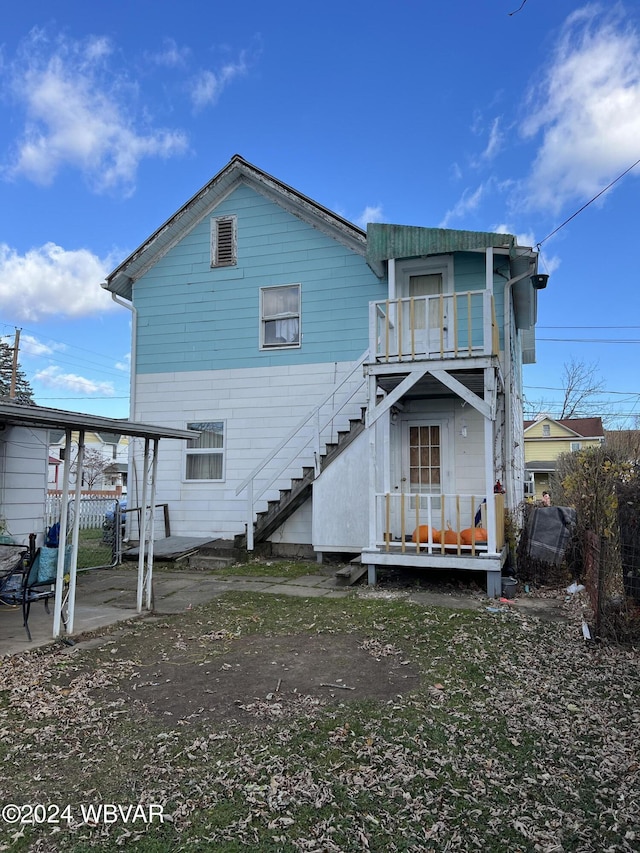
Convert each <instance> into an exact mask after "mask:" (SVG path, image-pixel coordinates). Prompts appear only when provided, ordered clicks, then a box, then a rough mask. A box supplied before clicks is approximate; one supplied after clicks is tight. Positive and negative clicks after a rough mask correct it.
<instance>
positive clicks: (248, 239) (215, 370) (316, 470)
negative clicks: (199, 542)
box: [103, 155, 546, 594]
mask: <svg viewBox="0 0 640 853" xmlns="http://www.w3.org/2000/svg"><path fill="white" fill-rule="evenodd" d="M545 284H546V277H545V276H538V275H537V255H536V253H535V252H534V251H532V250H531V249H530V248H528V247H522V246H519V245H518V243H517V240H516V238H515V237H513V236H511V235H509V234H494V233H484V232H481V233H480V232H468V231H452V230H446V229H432V228H417V227H404V226H396V225H382V224H375V225H369V226H368V230H367V232H364V231H362V230H361V229H360V228H358V227H356V226H355V225H353V224H352V223H350V222H348V221H346V220H345V219H343V218H342V217H340V216H338V215H337V214H336V213H333V212H332V211H330V210H328V209H326V208H324V207H322V206H321V205H319V204H317V203H316V202H314V201H313V200H311V199H309V198H307V197H306V196H304V195H302V194H301V193H299V192H298V191H296V190H294V189H292V188H291V187H289V186H287V185H285V184H283V183H282V182H280V181H278V180H277V179H275V178H273V177H272V176H270V175H268V174H266V173H265V172H263V171H261V170H260V169H258V168H256V167H255V166H252V165H251V164H249V163H247V162H246V161H245V160H244V159H243V158H241V157H239V156H237V155H236V156H234V157H233V158H232V160H231V161H230V162H229V163H228V165H227V166H225V168H223V169H222V170H221V171H220V172H219V173H218V174H217V175H216V176H215V177H214V178H213V179H212V180H211V181H210V182H209V183H208V184H207V185H206V186H205V187H204V188H203V189H202V190H200V192H198V193H197V194H196V195H195V196H194V197H193V198H192V199H191V200H190V201H188V202H187V203H186V204H185V205H184V206H183V207H182V208H181V209H180V210H179V211H177V213H176V214H175V215H174V216H172V217H171V218H170V219H169V220H168V221H167V222H165V223H164V224H163V225H162V226H161V227H160V228H159V229H158V230H157V231H156V232H155V233H154V234H153V235H152V236H151V237H149V239H148V240H147V241H146V242H145V243H144V244H143V245H141V246H140V247H139V248H138V249H136V251H135V252H134V253H133V254H132V255H131V256H130V257H128V258H127V259H126V260H125V261H124V262H123V263H122V264H121V265H120V266H119V267H118V268H117V269H116V270H114V271H113V272H112V273H111V274H110V275H109V276H108V277H107V280H106V282H105V283H104V285H103V287H105V288H106V289H107V290H110V291H111V292H112V294H113V296H114V299H115V300H116V301H118V302H120V304H125V305H126V306H127V307H129V308H130V309H131V311H132V319H133V323H132V328H133V342H132V395H131V399H132V402H131V406H132V416H133V417H134V418H136V419H138V418H141V419H151V420H153V421H154V422H157V423H162V424H166V425H170V426H173V427H180V428H193V429H197V430H199V431H200V438H199V439H198V440H197V441H195V442H191V444H190V446H187V447H185V448H184V449H182V450H181V449H179V448H176V449H175V451H173V452H168V453H167V454H166V455H165V456H163V459H162V460H161V462H160V466H161V474H162V476H161V478H160V479H161V481H162V483H163V493H162V498H161V499H162V500H167V501H169V502H170V503H171V506H172V516H171V518H172V532H174V533H176V534H179V535H180V534H182V535H210V536H212V537H213V536H218V537H222V538H231V537H234V536H243V535H244V534H246V544H247V545H248V547H249V548H250V549H251V548H253V547H255V546H256V545H257V544H258V543H259V542H261V541H268V542H270V543H271V546H272V548H273V549H274V550H275V551H276V553H291V552H295V553H299V552H300V551H302V550H306V551H309V552H314V551H315V552H316V553H318V554H319V555H321V554H322V553H323V552H331V551H333V552H342V553H344V552H346V553H352V554H361V555H362V561H363V563H365V565H367V566H369V567H370V578H372V577H374V575H375V567H376V566H381V565H389V564H393V565H406V566H409V565H411V566H419V567H441V566H443V565H446V566H450V567H454V568H455V567H459V568H475V569H480V570H483V571H488V579H489V588H490V591H491V592H492V594H494V593H495V592H496V590H498V589H499V576H500V568H501V565H502V563H503V561H504V555H505V549H504V534H503V521H504V511H503V506H504V501H505V498H506V502H507V506H509V507H510V506H515V505H517V503H518V502H519V501H520V500H521V499H522V496H523V489H524V454H523V440H522V364H523V363H527V362H531V361H533V360H534V355H535V350H534V347H535V343H534V323H535V317H536V300H537V290H536V287H537V288H540V287H544V285H545ZM133 462H135V457H134V458H133ZM133 462H132V463H131V465H130V472H129V495H130V496H131V495H132V493H133V491H134V490H135V489H139V487H140V485H139V482H138V479H137V477H136V476H135V472H134V465H133ZM498 481H500V484H504V487H505V488H506V495H503V494H502V493H501V492H502V489H501V486H500V485H498ZM132 499H133V500H135V497H133V498H132ZM476 516H477V517H478V519H480V520H481V523H482V525H483V527H484V528H486V530H487V540H488V541H480V538H481V536H479V535H476V534H475V533H474V534H473V537H472V541H471V542H470V543H462V542H459V541H458V539H457V537H456V542H455V545H454V546H453V547H451V543H448V545H449V546H450V547H449V548H448V549H446V548H445V544H444V542H443V543H442V544H440V543H437V542H435V541H434V538H433V536H432V537H431V538H430V539H429V540H428V541H427V542H426V543H424V544H422V545H421V546H420V547H417V545H416V544H414V543H411V542H410V541H407V540H411V536H412V533H413V531H414V529H415V528H417V527H419V526H420V525H428V526H429V527H430V528H432V529H435V530H441V529H445V530H446V529H447V528H448V527H449V526H450V527H451V529H452V530H455V531H458V532H459V531H461V530H463V529H470V528H472V527H474V521H475V519H476Z"/></svg>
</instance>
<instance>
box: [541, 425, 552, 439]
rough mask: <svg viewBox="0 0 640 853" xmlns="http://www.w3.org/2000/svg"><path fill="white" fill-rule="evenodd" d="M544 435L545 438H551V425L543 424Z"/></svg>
mask: <svg viewBox="0 0 640 853" xmlns="http://www.w3.org/2000/svg"><path fill="white" fill-rule="evenodd" d="M542 435H543V437H544V438H549V436H550V435H551V424H542Z"/></svg>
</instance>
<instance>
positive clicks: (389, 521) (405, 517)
mask: <svg viewBox="0 0 640 853" xmlns="http://www.w3.org/2000/svg"><path fill="white" fill-rule="evenodd" d="M487 501H493V504H494V516H495V520H496V521H495V529H494V530H493V531H491V530H487V516H488V513H487ZM504 544H505V535H504V495H502V494H493V493H492V494H489V495H468V494H467V495H463V494H451V495H448V494H403V493H397V492H395V493H393V494H391V493H389V492H386V493H381V494H376V543H375V547H376V548H378V549H379V550H381V551H386V552H390V551H400V552H401V553H403V554H410V553H412V552H413V553H416V554H458V555H465V556H469V555H471V556H475V555H479V554H486V553H487V552H489V553H495V552H498V551H500V550H501V549H502V548H503V547H504Z"/></svg>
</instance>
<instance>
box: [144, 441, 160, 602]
mask: <svg viewBox="0 0 640 853" xmlns="http://www.w3.org/2000/svg"><path fill="white" fill-rule="evenodd" d="M158 444H159V441H158V439H157V438H154V439H153V462H152V463H151V518H150V519H149V550H148V551H147V576H146V604H147V610H151V602H152V594H151V593H152V589H153V583H152V581H153V536H154V531H155V526H156V523H155V522H156V476H157V473H158Z"/></svg>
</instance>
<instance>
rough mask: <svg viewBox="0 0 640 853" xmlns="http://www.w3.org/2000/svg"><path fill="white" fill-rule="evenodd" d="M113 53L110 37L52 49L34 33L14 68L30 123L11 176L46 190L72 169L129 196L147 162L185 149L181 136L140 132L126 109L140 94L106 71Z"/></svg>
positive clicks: (8, 170) (15, 87) (15, 86)
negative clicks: (44, 187)
mask: <svg viewBox="0 0 640 853" xmlns="http://www.w3.org/2000/svg"><path fill="white" fill-rule="evenodd" d="M111 52H112V49H111V45H110V43H109V41H108V40H107V39H105V38H95V37H93V38H90V39H87V40H86V41H85V42H72V41H70V40H66V41H65V40H64V39H60V40H59V41H58V42H57V43H56V47H55V49H54V50H52V49H51V45H50V44H49V42H48V40H47V38H46V36H45V35H44V34H43V32H42V31H34V32H33V33H31V35H30V37H29V39H28V40H27V42H26V43H25V44H24V45H23V49H22V51H21V53H20V55H19V56H18V58H17V59H16V60H15V61H14V63H13V64H12V66H11V69H10V75H11V91H12V93H13V95H14V96H15V97H16V98H17V99H18V101H19V102H20V103H21V104H22V106H23V107H24V111H25V125H24V131H23V134H22V137H21V138H20V139H19V140H18V141H17V143H16V146H15V152H14V155H13V158H12V161H11V163H10V164H9V165H8V166H6V167H5V169H4V172H5V175H6V176H8V177H14V176H19V175H24V176H25V177H27V178H28V179H29V180H31V181H33V182H35V183H37V184H41V185H43V186H47V185H49V184H51V183H52V182H53V181H54V180H55V177H56V175H57V174H58V172H59V171H60V170H61V169H62V168H63V167H65V166H72V167H74V168H77V169H79V170H80V171H81V172H82V173H83V174H84V175H85V177H86V178H87V180H88V182H89V184H90V185H91V186H92V188H93V189H94V190H96V191H97V192H103V191H107V190H115V189H118V190H120V191H121V192H124V193H131V192H132V191H133V189H134V187H135V178H136V173H137V169H138V166H139V164H140V162H141V161H142V160H143V159H144V158H147V157H160V158H163V159H166V158H168V157H171V156H174V155H176V154H180V153H182V152H183V151H185V149H186V147H187V140H186V136H185V135H184V133H182V132H181V131H175V130H165V129H156V128H152V127H149V128H146V129H145V130H142V131H138V130H136V128H135V120H134V117H133V116H132V115H131V114H130V113H129V110H128V109H127V102H128V100H129V99H130V98H129V96H130V95H131V94H132V93H133V91H134V90H133V89H132V88H131V87H129V86H125V85H123V82H122V79H119V78H118V75H117V74H115V73H114V72H110V73H107V70H105V67H104V66H105V64H106V61H107V60H108V58H109V57H110V55H111Z"/></svg>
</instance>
